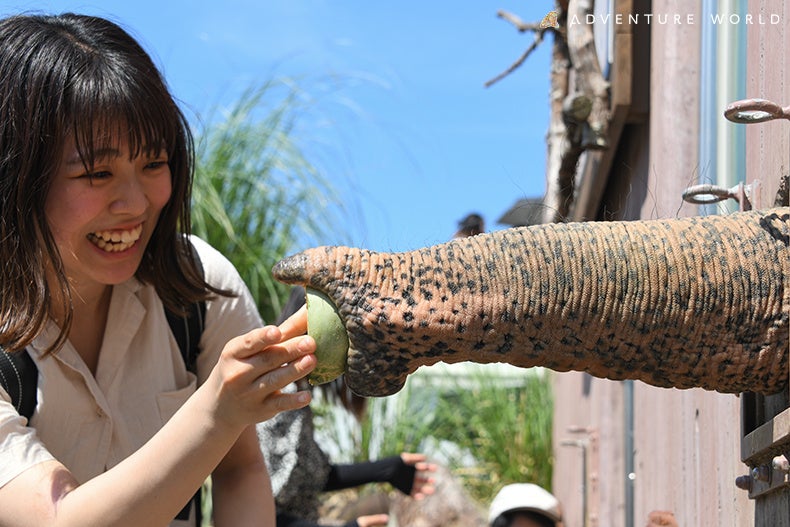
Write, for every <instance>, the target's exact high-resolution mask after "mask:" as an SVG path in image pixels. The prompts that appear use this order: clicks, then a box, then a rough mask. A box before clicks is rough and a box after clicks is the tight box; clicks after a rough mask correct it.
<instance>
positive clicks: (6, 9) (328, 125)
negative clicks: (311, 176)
mask: <svg viewBox="0 0 790 527" xmlns="http://www.w3.org/2000/svg"><path fill="white" fill-rule="evenodd" d="M553 5H554V2H553V0H526V1H521V2H516V1H512V0H497V1H495V2H492V1H490V0H479V1H475V0H466V1H462V2H424V1H400V2H375V1H373V2H371V1H360V0H353V1H340V0H337V1H334V2H329V1H320V0H314V1H299V0H223V1H221V2H220V1H216V2H215V1H211V2H209V1H205V0H190V1H186V0H183V1H167V0H159V1H157V2H153V1H151V0H135V1H131V0H93V1H90V0H88V1H85V0H82V1H78V0H61V1H22V0H20V1H11V2H9V1H0V15H8V14H12V13H17V12H20V11H27V10H38V11H45V12H62V11H75V12H82V13H88V14H95V15H101V16H105V17H108V18H111V19H113V20H115V21H117V22H119V23H121V24H122V25H123V26H124V27H126V28H127V29H128V30H130V32H131V33H132V34H133V35H134V36H135V37H136V38H138V40H139V41H140V42H141V43H142V44H143V46H144V47H145V48H146V49H147V50H148V51H149V52H150V53H151V54H152V55H153V57H154V58H155V60H156V62H157V63H158V64H159V66H160V68H161V69H162V71H163V73H164V75H165V77H166V78H167V80H168V83H169V84H170V87H171V90H172V92H173V94H174V95H175V96H176V97H177V98H178V99H179V100H180V101H182V104H183V106H184V107H185V110H186V113H187V115H188V116H189V117H190V118H191V119H199V118H201V117H204V118H205V117H206V116H207V115H209V114H210V112H211V111H212V110H215V109H217V108H220V107H222V106H227V105H230V104H232V103H233V102H234V101H236V100H237V99H238V97H239V95H240V94H241V93H242V92H243V91H244V89H246V88H249V87H250V86H253V85H256V84H260V83H262V82H264V81H266V80H269V79H271V78H273V77H279V76H284V77H296V78H300V79H304V80H303V81H301V82H303V83H304V87H305V89H306V90H307V91H308V92H310V90H311V89H314V90H315V93H312V94H311V95H312V96H314V98H315V99H316V102H315V105H316V115H315V116H309V115H308V116H307V117H308V122H306V123H302V124H301V126H302V127H303V128H304V129H305V130H306V131H307V132H308V133H310V134H311V135H313V137H311V138H310V141H311V144H314V145H321V146H320V153H318V150H317V151H316V152H317V154H316V155H317V156H319V157H320V163H319V166H320V168H321V169H322V170H323V171H324V172H325V173H326V175H327V177H329V178H330V179H331V180H332V182H333V185H334V186H335V187H336V188H337V189H338V191H339V192H341V193H342V194H343V196H344V200H345V201H346V202H347V203H348V204H349V210H350V211H351V212H350V216H349V217H348V218H349V219H348V223H349V224H348V225H345V226H341V227H339V228H338V229H337V232H338V233H341V232H342V233H343V235H342V239H341V235H340V234H338V238H337V239H332V238H331V237H330V238H328V239H327V240H325V242H326V243H327V244H334V243H350V244H353V245H357V246H363V247H366V248H370V249H374V250H382V251H400V250H409V249H415V248H419V247H423V246H428V245H433V244H435V243H441V242H443V241H445V240H447V239H448V238H449V237H450V236H451V235H452V233H453V232H454V231H455V227H456V223H457V221H458V220H460V219H461V218H462V217H464V216H465V215H466V214H467V213H469V212H478V213H480V214H482V215H483V217H484V218H485V219H486V222H487V227H488V229H489V230H495V229H501V228H503V227H504V226H503V225H500V224H497V223H496V220H497V219H498V218H499V217H500V216H501V215H502V214H503V213H504V212H505V211H506V210H507V209H508V208H509V207H510V206H511V205H512V204H513V203H515V201H516V200H517V199H519V198H524V197H535V196H541V195H542V194H543V191H544V187H545V176H544V167H545V158H546V143H545V135H546V131H547V127H548V119H549V107H548V105H549V99H548V97H549V62H550V52H551V37H548V38H547V39H546V40H545V41H544V42H543V44H542V45H541V47H540V48H539V49H538V51H536V52H535V53H533V54H532V56H530V58H529V59H528V60H527V62H526V63H525V64H524V65H523V66H522V67H521V68H520V69H519V70H518V71H516V72H515V73H514V74H512V75H511V76H509V77H507V78H506V79H504V80H502V81H500V82H499V83H497V84H494V85H493V86H491V87H490V88H486V87H484V83H485V82H486V81H488V80H489V79H491V78H493V77H495V76H496V75H498V74H499V73H500V72H502V71H503V70H505V69H506V68H507V67H509V66H510V65H511V63H513V62H514V61H515V60H516V59H517V58H518V57H519V56H520V55H521V54H522V53H523V52H524V50H525V49H526V48H527V47H528V46H529V45H530V44H531V42H532V40H533V37H532V35H531V34H529V33H524V34H520V33H518V32H517V31H516V30H515V29H514V28H513V26H512V25H510V24H509V23H507V22H505V21H504V20H502V19H499V18H498V17H497V16H496V13H497V10H498V9H505V10H507V11H510V12H512V13H514V14H516V15H518V16H520V17H521V18H522V19H523V20H525V21H539V20H540V19H541V18H542V17H543V16H544V15H545V14H546V13H547V12H548V11H549V10H550V9H551V8H552V6H553ZM328 78H333V79H335V80H336V83H334V84H333V85H332V87H331V88H330V89H328V88H327V84H326V82H324V81H322V80H321V79H324V80H325V79H328ZM309 119H313V120H312V121H310V120H309ZM309 152H310V150H309V148H308V154H309Z"/></svg>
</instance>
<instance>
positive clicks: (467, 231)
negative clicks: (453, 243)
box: [453, 212, 486, 238]
mask: <svg viewBox="0 0 790 527" xmlns="http://www.w3.org/2000/svg"><path fill="white" fill-rule="evenodd" d="M485 231H486V225H485V221H484V220H483V217H482V216H481V215H480V214H477V213H474V212H473V213H471V214H467V215H466V217H464V219H462V220H461V221H459V222H458V230H457V231H455V234H453V238H466V237H467V236H475V235H477V234H482V233H484V232H485Z"/></svg>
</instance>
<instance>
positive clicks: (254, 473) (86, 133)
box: [0, 14, 315, 527]
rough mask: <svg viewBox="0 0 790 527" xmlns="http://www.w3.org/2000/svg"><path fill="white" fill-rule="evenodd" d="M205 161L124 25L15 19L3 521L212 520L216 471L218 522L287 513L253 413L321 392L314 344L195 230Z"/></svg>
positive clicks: (6, 173)
mask: <svg viewBox="0 0 790 527" xmlns="http://www.w3.org/2000/svg"><path fill="white" fill-rule="evenodd" d="M193 157H194V156H193V152H192V137H191V134H190V131H189V129H188V127H187V124H186V120H185V119H184V117H183V115H182V113H181V112H180V110H179V109H178V107H177V105H176V103H175V101H174V100H173V98H172V97H171V95H170V93H169V91H168V89H167V86H166V84H165V82H164V80H163V78H162V77H161V76H160V74H159V72H158V71H157V69H156V67H155V66H154V65H153V63H152V61H151V59H150V57H149V56H148V55H147V54H146V53H145V51H144V50H143V49H142V48H141V47H140V46H139V44H138V43H137V42H136V41H135V40H134V39H133V38H132V37H131V36H130V35H129V34H128V33H127V32H126V31H124V30H123V29H122V28H121V27H119V26H118V25H116V24H114V23H112V22H109V21H108V20H105V19H101V18H95V17H90V16H83V15H76V14H64V15H59V16H46V15H41V16H12V17H9V18H6V19H2V20H0V203H2V206H1V207H0V254H3V255H4V260H3V265H2V266H0V358H2V359H4V360H3V361H0V366H3V369H2V370H0V525H8V526H11V527H21V526H27V525H49V526H53V527H57V526H60V525H92V526H103V525H113V526H124V525H130V526H133V525H171V526H172V527H187V526H190V527H194V526H195V525H197V524H198V523H199V522H200V510H201V508H200V507H199V506H196V505H195V503H198V504H199V499H197V501H196V500H193V496H195V495H196V494H195V493H196V491H197V490H198V489H199V488H200V487H201V484H202V483H203V482H204V480H205V479H206V478H207V477H208V476H209V475H211V478H212V484H213V486H212V488H213V503H214V509H213V511H214V518H213V523H214V525H216V526H217V527H222V526H223V525H226V526H227V525H239V524H244V525H252V524H262V525H270V524H272V523H273V522H274V502H273V497H272V493H271V487H270V484H269V479H268V474H267V471H266V466H265V463H264V461H263V457H262V454H261V451H260V448H259V446H258V440H257V435H256V433H255V428H254V424H255V423H258V422H261V421H265V420H267V419H269V418H271V417H273V416H275V415H276V414H277V413H279V412H281V411H284V410H292V409H297V408H301V407H304V406H305V405H306V404H308V403H309V400H310V398H309V395H308V394H304V393H301V394H300V393H283V392H281V389H282V388H284V387H285V386H287V385H288V384H290V383H292V382H294V381H296V380H297V379H299V378H301V377H303V376H305V375H306V374H308V373H309V372H310V371H311V370H312V368H313V367H314V366H315V359H314V356H313V354H312V353H313V351H314V350H315V343H314V341H313V340H312V339H311V338H309V337H304V336H301V335H303V334H304V333H305V331H306V315H305V313H304V312H302V313H297V314H296V315H294V317H292V318H291V319H289V320H287V321H286V322H284V323H283V324H282V325H280V326H279V327H274V326H268V327H262V326H263V323H262V321H261V319H260V316H259V314H258V313H257V310H256V307H255V303H254V301H253V300H252V297H251V295H250V293H249V290H248V289H247V287H246V285H245V284H244V282H243V281H242V280H241V278H240V276H239V274H238V271H237V270H236V268H235V267H234V266H233V265H232V264H231V263H230V262H229V261H228V260H227V259H226V258H225V257H224V256H222V255H221V254H220V253H219V252H218V251H217V250H216V249H214V248H213V247H211V246H210V245H208V244H207V243H206V242H205V241H203V240H201V239H199V238H197V237H195V236H190V231H191V228H190V193H191V185H192V172H193V162H194V161H193ZM195 303H199V304H200V306H201V309H194V310H192V309H190V307H189V306H191V305H192V304H195ZM171 315H175V316H176V320H178V321H179V322H181V321H182V320H183V322H184V325H186V326H188V327H190V328H191V327H193V326H194V325H195V324H197V325H198V327H199V329H200V331H199V332H198V333H194V332H192V333H190V332H187V335H186V336H187V337H189V336H190V335H194V336H197V335H198V334H199V341H198V342H197V343H195V342H191V343H187V346H186V347H187V348H188V349H190V350H192V349H194V350H195V351H196V352H198V353H199V355H197V356H196V357H191V358H192V359H194V360H188V361H187V359H188V358H190V357H189V356H188V355H187V354H186V353H184V355H182V353H181V350H180V344H179V340H178V339H177V336H176V335H175V334H174V333H173V332H172V331H171V328H173V327H174V326H172V325H171V324H170V323H169V321H168V317H171ZM189 317H191V320H190V318H189ZM187 362H188V363H187ZM19 363H24V364H26V368H27V369H26V371H27V372H32V380H30V379H28V378H25V377H23V376H21V375H19V372H18V371H17V370H14V369H7V368H5V367H6V366H7V365H9V364H10V365H11V366H14V365H15V364H19ZM16 380H18V381H19V382H18V383H15V382H13V381H16ZM31 382H32V385H31V384H30V383H31ZM30 391H32V392H33V393H34V396H33V398H32V400H33V403H34V404H33V405H32V406H34V408H32V410H31V411H27V409H25V411H23V410H22V408H23V406H25V404H27V403H25V404H22V403H21V401H22V398H21V395H22V394H24V393H28V392H30ZM28 402H29V401H28ZM96 496H102V499H101V500H97V499H96ZM197 498H199V495H197Z"/></svg>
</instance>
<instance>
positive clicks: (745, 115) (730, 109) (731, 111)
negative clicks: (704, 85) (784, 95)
mask: <svg viewBox="0 0 790 527" xmlns="http://www.w3.org/2000/svg"><path fill="white" fill-rule="evenodd" d="M724 117H725V118H726V119H727V120H729V121H732V122H734V123H743V124H751V123H764V122H766V121H773V120H775V119H787V120H790V106H787V107H784V108H782V107H781V106H779V105H778V104H776V103H775V102H772V101H767V100H765V99H744V100H741V101H736V102H733V103H730V104H729V105H728V106H727V108H726V109H725V110H724Z"/></svg>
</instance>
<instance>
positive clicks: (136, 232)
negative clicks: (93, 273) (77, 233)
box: [88, 223, 143, 253]
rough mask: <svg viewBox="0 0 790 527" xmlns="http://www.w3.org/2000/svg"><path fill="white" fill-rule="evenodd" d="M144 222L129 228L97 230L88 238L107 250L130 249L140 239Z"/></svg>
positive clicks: (111, 251) (120, 250)
mask: <svg viewBox="0 0 790 527" xmlns="http://www.w3.org/2000/svg"><path fill="white" fill-rule="evenodd" d="M142 232H143V224H142V223H141V224H139V225H137V226H136V227H134V228H132V229H128V230H107V231H97V232H92V233H90V234H88V240H89V241H90V242H91V243H92V244H93V245H95V246H96V247H98V248H99V249H102V250H103V251H105V252H108V253H113V252H116V253H117V252H122V251H125V250H127V249H130V248H131V247H132V246H134V244H135V243H137V240H139V239H140V234H141V233H142Z"/></svg>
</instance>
